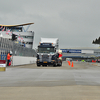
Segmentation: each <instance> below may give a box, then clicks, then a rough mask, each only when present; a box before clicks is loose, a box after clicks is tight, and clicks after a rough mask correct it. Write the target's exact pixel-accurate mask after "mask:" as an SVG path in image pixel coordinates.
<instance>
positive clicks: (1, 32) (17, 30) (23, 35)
mask: <svg viewBox="0 0 100 100" xmlns="http://www.w3.org/2000/svg"><path fill="white" fill-rule="evenodd" d="M32 24H34V23H26V24H19V25H0V37H3V38H8V39H12V34H15V35H17V41H16V43H19V42H20V41H21V43H22V42H24V43H25V47H27V48H32V49H33V41H34V32H33V31H27V30H28V28H29V26H30V25H32ZM24 26H26V29H25V27H24Z"/></svg>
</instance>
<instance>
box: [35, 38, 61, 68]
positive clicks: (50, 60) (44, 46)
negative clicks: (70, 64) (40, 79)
mask: <svg viewBox="0 0 100 100" xmlns="http://www.w3.org/2000/svg"><path fill="white" fill-rule="evenodd" d="M59 55H60V57H59ZM36 64H37V66H41V65H42V66H49V65H52V66H62V59H61V54H60V52H59V39H58V38H41V41H40V43H39V45H38V49H37V61H36Z"/></svg>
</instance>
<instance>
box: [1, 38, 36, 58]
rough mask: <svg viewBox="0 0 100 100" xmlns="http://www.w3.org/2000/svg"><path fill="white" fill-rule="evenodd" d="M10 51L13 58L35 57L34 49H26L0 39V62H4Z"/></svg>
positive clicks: (7, 40)
mask: <svg viewBox="0 0 100 100" xmlns="http://www.w3.org/2000/svg"><path fill="white" fill-rule="evenodd" d="M10 51H12V53H13V56H26V57H33V56H34V57H35V56H36V52H35V50H34V49H30V48H26V47H23V46H21V45H20V44H17V43H15V42H13V41H11V40H9V39H5V38H2V37H0V60H6V58H7V53H8V52H10Z"/></svg>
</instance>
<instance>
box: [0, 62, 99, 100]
mask: <svg viewBox="0 0 100 100" xmlns="http://www.w3.org/2000/svg"><path fill="white" fill-rule="evenodd" d="M0 100H100V66H98V64H93V63H86V62H74V67H71V66H69V65H68V63H67V62H63V66H62V67H52V66H48V67H37V66H36V65H35V64H32V65H24V66H14V67H7V68H6V71H5V72H0Z"/></svg>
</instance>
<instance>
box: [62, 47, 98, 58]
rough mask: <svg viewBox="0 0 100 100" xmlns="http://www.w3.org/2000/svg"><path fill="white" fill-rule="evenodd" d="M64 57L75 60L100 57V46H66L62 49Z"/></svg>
mask: <svg viewBox="0 0 100 100" xmlns="http://www.w3.org/2000/svg"><path fill="white" fill-rule="evenodd" d="M61 50H62V54H63V58H64V59H66V58H72V59H74V60H82V59H84V60H88V59H95V58H99V59H100V48H99V47H93V48H92V47H91V48H89V47H85V48H82V47H80V48H66V49H64V48H63V49H61Z"/></svg>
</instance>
